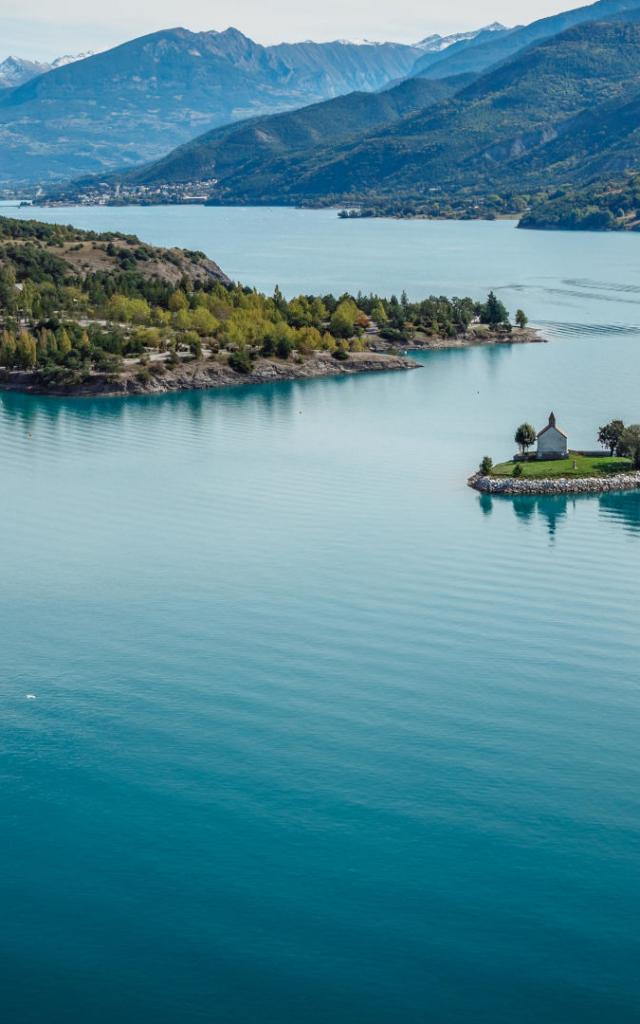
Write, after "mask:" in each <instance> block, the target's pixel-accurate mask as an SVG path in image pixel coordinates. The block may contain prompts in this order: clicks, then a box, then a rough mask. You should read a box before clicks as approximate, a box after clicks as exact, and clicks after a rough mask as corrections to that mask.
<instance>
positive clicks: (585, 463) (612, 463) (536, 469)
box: [491, 454, 631, 480]
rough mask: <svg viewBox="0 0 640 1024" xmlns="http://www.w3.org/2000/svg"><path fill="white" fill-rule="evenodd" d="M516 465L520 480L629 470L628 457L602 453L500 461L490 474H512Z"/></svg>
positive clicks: (604, 473) (602, 474) (606, 473)
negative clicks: (520, 470)
mask: <svg viewBox="0 0 640 1024" xmlns="http://www.w3.org/2000/svg"><path fill="white" fill-rule="evenodd" d="M516 465H521V466H522V476H521V477H520V479H521V480H527V479H529V480H536V479H541V478H544V479H548V478H549V477H558V476H564V477H586V476H612V475H613V474H615V473H625V472H627V471H629V470H631V462H630V461H629V459H619V458H616V457H614V458H612V457H611V456H610V455H602V456H599V457H597V458H594V457H593V456H589V455H573V454H570V455H569V457H568V458H567V459H560V460H558V461H557V462H556V461H549V462H521V463H516V462H502V463H501V464H500V465H499V466H494V467H493V470H492V473H491V476H501V477H504V476H513V470H514V469H515V467H516Z"/></svg>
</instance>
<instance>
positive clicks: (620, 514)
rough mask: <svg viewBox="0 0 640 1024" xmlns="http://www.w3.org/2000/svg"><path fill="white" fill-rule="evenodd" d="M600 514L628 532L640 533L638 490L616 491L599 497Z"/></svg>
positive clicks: (639, 498)
mask: <svg viewBox="0 0 640 1024" xmlns="http://www.w3.org/2000/svg"><path fill="white" fill-rule="evenodd" d="M599 502H600V515H601V516H602V517H603V519H608V520H609V521H610V522H613V523H618V524H619V525H620V526H622V527H624V529H625V530H627V532H628V533H632V534H634V535H635V536H637V535H638V534H640V491H616V492H614V493H611V494H601V495H600V497H599Z"/></svg>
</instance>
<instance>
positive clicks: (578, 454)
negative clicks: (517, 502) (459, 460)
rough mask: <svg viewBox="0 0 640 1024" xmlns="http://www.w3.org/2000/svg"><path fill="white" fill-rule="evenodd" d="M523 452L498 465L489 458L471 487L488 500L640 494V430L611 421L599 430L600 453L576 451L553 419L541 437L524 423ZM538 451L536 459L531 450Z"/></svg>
mask: <svg viewBox="0 0 640 1024" xmlns="http://www.w3.org/2000/svg"><path fill="white" fill-rule="evenodd" d="M514 439H515V441H516V443H517V444H518V445H519V447H520V451H519V453H518V454H517V455H515V456H514V458H513V459H511V460H510V461H509V462H502V463H499V464H498V465H494V463H493V460H492V459H491V457H490V456H488V455H486V456H485V457H484V458H483V460H482V462H481V464H480V468H479V470H478V472H476V473H474V474H473V476H471V477H470V478H469V480H468V484H469V486H470V487H473V488H474V489H475V490H477V491H482V492H483V493H485V494H496V495H500V494H504V495H514V494H583V493H584V494H598V493H602V492H604V491H625V490H626V491H628V490H636V489H640V424H633V425H631V426H625V424H624V422H623V421H622V420H612V421H611V422H610V423H607V424H605V425H604V426H602V427H600V429H599V431H598V442H599V443H600V445H601V446H602V447H603V448H604V449H606V450H607V452H608V454H603V453H602V452H597V451H596V452H585V451H572V450H571V449H570V448H569V442H568V437H567V435H566V434H565V432H564V431H563V430H561V429H560V427H559V426H558V424H557V421H556V417H555V415H554V413H551V414H550V416H549V421H548V423H547V425H546V426H545V427H544V428H543V429H542V430H540V431H539V432H538V433H536V431H535V430H534V428H533V427H532V426H531V424H530V423H522V424H521V425H520V426H519V427H518V428H517V430H516V432H515V437H514ZM534 444H535V445H536V451H535V453H533V454H530V453H529V450H530V449H531V448H532V447H533V445H534Z"/></svg>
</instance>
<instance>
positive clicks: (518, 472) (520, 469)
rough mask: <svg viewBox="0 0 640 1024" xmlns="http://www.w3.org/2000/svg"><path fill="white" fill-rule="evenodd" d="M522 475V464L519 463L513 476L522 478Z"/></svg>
mask: <svg viewBox="0 0 640 1024" xmlns="http://www.w3.org/2000/svg"><path fill="white" fill-rule="evenodd" d="M522 473H523V469H522V463H521V462H517V463H516V465H515V467H514V470H513V475H514V476H518V477H519V476H522Z"/></svg>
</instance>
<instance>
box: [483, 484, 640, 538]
mask: <svg viewBox="0 0 640 1024" xmlns="http://www.w3.org/2000/svg"><path fill="white" fill-rule="evenodd" d="M496 502H498V503H500V504H505V503H509V504H510V505H511V507H512V509H513V513H514V515H515V516H516V518H517V519H518V520H520V521H521V522H523V523H531V522H533V521H534V520H536V519H537V518H538V517H540V518H542V520H543V521H544V523H545V526H546V529H547V531H548V533H549V537H550V538H551V539H554V538H555V535H556V532H557V530H558V527H559V526H561V525H562V523H563V522H564V521H565V520H566V519H567V516H568V513H569V511H572V510H573V511H575V510H576V508H577V506H578V505H579V504H581V503H584V502H597V503H598V511H599V513H600V515H601V516H602V517H603V518H605V519H607V520H609V522H613V523H617V524H619V525H620V526H622V527H624V529H625V530H626V531H627V532H628V533H631V534H633V535H634V536H639V535H640V490H637V491H612V492H610V493H607V494H558V495H553V496H551V495H542V494H519V495H498V496H496V495H491V494H479V495H478V504H479V506H480V511H481V512H482V513H483V515H485V516H487V515H491V513H492V512H493V510H494V507H495V504H496Z"/></svg>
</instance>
